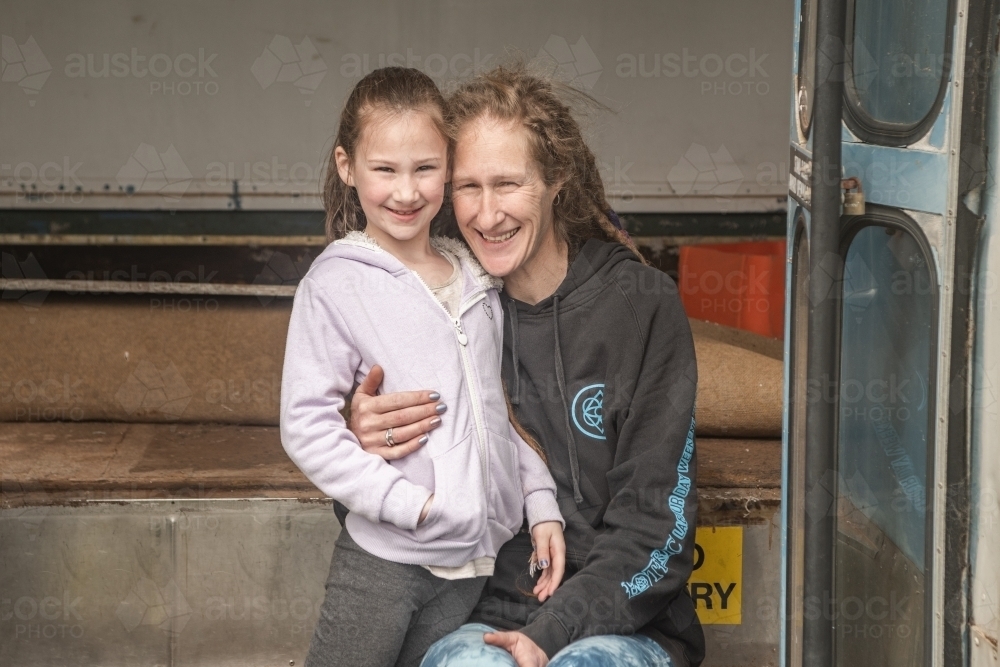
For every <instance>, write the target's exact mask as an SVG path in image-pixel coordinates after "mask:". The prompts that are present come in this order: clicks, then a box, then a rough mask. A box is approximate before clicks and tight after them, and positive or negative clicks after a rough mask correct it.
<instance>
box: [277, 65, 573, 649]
mask: <svg viewBox="0 0 1000 667" xmlns="http://www.w3.org/2000/svg"><path fill="white" fill-rule="evenodd" d="M443 116H444V100H443V98H442V96H441V93H440V92H439V91H438V89H437V87H436V86H435V85H434V82H433V81H432V80H431V79H430V78H429V77H427V76H426V75H424V74H422V73H421V72H419V71H418V70H415V69H404V68H401V67H390V68H385V69H380V70H376V71H375V72H373V73H371V74H369V75H368V76H366V77H364V78H363V79H362V80H361V81H359V82H358V84H357V86H356V87H355V88H354V90H353V91H352V93H351V95H350V97H349V98H348V100H347V103H346V105H345V108H344V112H343V114H342V115H341V119H340V127H339V130H338V134H337V141H336V145H335V148H334V150H333V154H332V156H331V160H330V173H329V174H328V175H327V183H326V187H325V192H324V201H325V204H326V209H327V233H328V236H329V237H331V238H334V239H337V240H336V241H335V242H333V243H331V244H330V245H329V246H328V247H327V249H326V250H325V251H324V252H323V253H322V254H321V255H320V256H319V257H318V258H317V259H316V261H315V262H314V263H313V265H312V267H311V268H310V269H309V272H308V273H307V274H306V276H305V278H303V279H302V282H301V283H300V284H299V287H298V290H297V291H296V293H295V303H294V307H293V309H292V317H291V323H290V324H289V328H288V341H287V347H286V351H285V368H284V373H283V376H282V386H281V440H282V444H283V445H284V447H285V451H287V452H288V455H289V456H290V457H291V459H292V461H294V462H295V463H296V465H298V466H299V468H301V469H302V471H303V472H304V473H305V474H306V476H308V477H309V479H310V480H311V481H312V482H313V483H314V484H316V486H317V487H318V488H319V489H320V490H321V491H323V492H324V493H326V494H327V495H329V496H330V497H331V498H334V499H335V500H337V501H339V502H341V503H343V504H344V505H346V506H347V508H348V509H349V510H350V513H349V514H348V515H347V519H346V521H345V530H342V531H341V534H340V537H339V538H338V540H337V544H336V548H335V550H334V553H333V560H332V562H331V564H330V574H329V577H328V579H327V583H326V591H327V592H326V599H325V600H324V602H323V606H322V608H321V610H320V618H319V622H318V624H317V626H316V631H315V633H314V635H313V639H312V644H311V645H310V648H309V656H308V658H307V660H306V665H307V667H314V666H315V667H318V666H319V665H350V666H351V667H356V666H357V665H372V666H383V665H384V666H390V665H417V664H418V663H419V661H420V659H421V657H422V656H423V654H424V652H425V651H426V650H427V648H428V647H429V646H430V645H431V644H432V643H434V642H435V641H436V640H437V639H440V638H441V637H443V636H444V635H446V634H448V633H449V632H451V631H452V630H454V629H456V628H458V627H459V626H460V625H462V623H464V622H465V620H466V619H467V618H468V616H469V614H470V613H471V611H472V609H473V607H474V606H475V604H476V602H477V601H478V600H479V597H480V593H481V592H482V589H483V586H484V584H485V582H486V577H487V576H489V575H491V574H492V573H493V562H494V559H495V557H496V554H497V551H498V550H499V549H500V547H501V545H503V544H504V543H505V542H506V541H507V540H509V539H510V538H511V537H513V535H514V534H515V533H516V532H517V531H519V530H520V528H521V525H522V523H523V521H524V517H525V515H526V516H527V520H528V525H529V526H530V529H531V533H532V538H533V540H534V542H535V545H536V553H541V554H543V557H544V555H545V554H551V556H550V558H551V559H552V560H553V562H552V563H551V564H550V563H548V562H546V561H542V562H540V563H539V565H540V566H541V567H542V568H543V574H542V576H541V578H540V579H539V582H538V585H537V586H536V587H535V593H536V594H537V595H538V596H539V597H540V598H541V599H545V598H546V597H548V596H549V595H551V594H552V592H554V591H555V589H556V587H557V586H558V585H559V580H560V579H561V576H562V569H563V565H562V561H561V559H562V558H563V557H564V556H563V554H564V549H563V546H562V545H563V543H562V527H563V525H564V524H563V521H562V517H561V516H560V514H559V509H558V506H557V504H556V497H555V489H556V486H555V483H554V482H553V480H552V477H551V476H550V475H549V472H548V469H547V467H546V465H545V463H544V461H543V460H542V458H541V457H540V456H539V454H538V452H537V451H536V450H535V449H534V448H533V447H532V446H531V445H529V444H528V442H526V441H525V439H524V438H522V437H521V435H520V434H519V432H518V430H517V428H516V427H515V425H514V424H512V423H511V421H510V419H509V416H508V410H507V402H506V399H505V396H504V392H503V387H502V384H501V380H500V357H501V339H502V320H501V317H502V313H503V310H502V308H501V307H500V302H499V298H498V296H497V289H498V288H499V287H500V283H499V281H498V280H496V279H494V278H492V277H491V276H490V275H488V274H487V273H486V272H485V271H484V270H483V269H482V268H481V267H480V266H479V264H478V263H476V261H475V259H473V257H472V255H471V253H470V252H469V251H468V250H467V249H466V247H465V246H464V245H462V244H461V243H460V242H458V241H455V240H451V239H444V238H431V236H430V226H431V221H432V220H433V219H434V218H435V216H436V215H437V214H438V211H439V210H440V209H441V206H442V204H443V202H444V199H445V185H446V183H447V181H448V178H449V173H448V172H449V163H448V157H449V145H450V144H449V140H448V138H447V135H446V133H445V131H444V130H443V128H444V121H443ZM376 361H377V362H378V363H379V364H380V365H381V366H382V367H383V368H384V370H385V380H384V382H383V390H384V391H386V392H397V391H407V390H418V389H422V388H424V387H427V386H433V387H436V388H437V390H438V392H439V393H440V400H441V404H440V406H439V414H441V417H440V419H442V420H443V423H442V424H441V426H440V427H439V428H437V429H435V430H434V431H433V432H432V433H431V434H429V436H425V437H426V438H427V440H426V441H424V443H425V444H424V445H423V446H422V447H421V448H420V449H418V450H417V451H416V452H415V453H413V454H411V455H409V456H406V457H404V458H402V459H400V460H396V461H391V462H386V461H385V460H383V459H382V457H380V456H376V455H373V454H369V453H367V452H365V451H364V450H363V449H362V448H361V446H360V444H359V443H358V441H357V440H356V439H355V437H354V435H353V434H352V433H351V432H350V431H349V430H348V429H347V426H346V424H345V423H344V418H343V417H342V416H341V414H340V412H339V411H340V409H341V408H343V407H344V397H345V396H346V395H348V394H350V392H351V391H352V389H353V388H354V387H355V386H356V385H357V383H359V382H360V380H361V379H362V378H364V377H365V376H366V375H367V374H368V372H369V371H370V370H371V368H372V366H373V365H374V364H375V363H376ZM445 410H447V411H446V412H445ZM385 441H386V444H387V445H390V446H392V445H393V444H395V441H394V439H393V436H392V429H389V430H388V431H386V433H385ZM535 447H537V445H535ZM556 558H559V559H560V562H558V563H557V562H555V559H556ZM525 567H526V568H527V567H528V564H527V563H525Z"/></svg>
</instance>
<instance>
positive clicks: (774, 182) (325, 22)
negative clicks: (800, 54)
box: [0, 0, 793, 212]
mask: <svg viewBox="0 0 1000 667" xmlns="http://www.w3.org/2000/svg"><path fill="white" fill-rule="evenodd" d="M792 9H793V7H792V2H791V1H790V0H768V1H747V0H702V1H700V2H689V1H687V0H672V1H671V2H656V1H652V0H649V1H643V0H632V1H629V2H613V3H612V2H601V1H600V0H587V1H584V2H570V1H565V0H564V1H557V2H546V3H544V4H542V3H534V2H528V1H525V0H514V1H505V2H490V3H485V2H471V1H468V0H451V1H448V0H436V1H431V2H422V3H410V2H403V1H399V2H364V3H362V2H351V3H349V2H322V1H310V0H299V1H297V2H280V3H278V2H269V3H264V2H252V3H251V2H221V1H217V2H211V3H207V2H206V3H200V2H153V1H151V0H134V1H132V2H122V1H119V2H114V1H111V0H96V1H92V2H55V1H53V0H5V1H4V3H3V9H2V14H3V23H2V27H0V32H2V34H3V56H4V65H5V69H4V72H3V75H2V77H0V78H2V81H0V119H2V120H0V208H12V207H17V208H23V207H46V208H65V207H83V208H226V207H227V206H228V207H232V206H233V204H234V202H233V200H232V198H231V197H230V194H231V193H232V191H233V183H232V180H234V179H235V180H238V181H239V191H240V193H241V198H240V204H241V206H242V207H244V208H290V207H294V208H301V207H305V208H319V201H318V199H317V197H316V196H315V193H316V192H317V188H318V182H319V180H320V178H321V165H322V162H323V160H324V158H325V156H326V154H327V152H328V151H329V148H330V142H331V140H332V137H333V134H334V132H335V125H336V119H337V114H338V113H339V109H340V106H341V104H342V102H343V99H344V96H345V95H346V93H347V92H348V91H349V90H350V88H351V86H352V85H353V84H354V82H355V81H356V80H357V78H358V73H359V70H361V69H364V68H365V66H366V64H367V68H368V69H372V68H374V67H376V66H378V65H379V64H380V63H381V62H384V60H382V59H384V58H387V57H388V56H389V55H390V54H394V53H395V54H401V55H400V56H399V57H400V58H402V59H403V60H404V61H405V60H406V59H407V58H411V60H410V63H411V64H413V65H414V66H417V67H420V68H421V69H423V70H425V71H427V72H428V73H429V74H431V75H432V76H434V78H435V79H436V80H437V81H438V82H439V83H440V84H441V85H442V87H444V88H448V87H449V86H454V85H455V83H457V82H458V81H460V80H462V79H463V78H467V77H468V76H470V75H471V73H472V71H473V70H474V69H475V68H476V67H478V68H480V69H485V68H488V67H490V66H491V65H492V64H494V63H496V62H498V61H499V60H501V59H503V58H504V57H505V54H506V53H508V52H510V53H521V54H524V55H525V56H527V57H529V58H535V57H536V56H538V55H539V54H540V52H543V51H547V52H548V53H550V54H551V55H552V56H554V57H555V58H557V59H558V60H561V61H563V63H564V67H563V69H562V75H564V76H570V77H575V78H576V82H577V85H578V86H580V87H582V88H584V89H585V90H588V91H589V92H591V93H592V94H593V95H594V96H596V97H597V98H598V99H599V100H600V101H601V102H603V103H604V104H606V105H607V106H609V107H611V109H613V112H612V113H593V114H591V115H590V118H589V119H588V123H587V128H588V136H589V137H590V140H591V145H592V146H593V147H594V149H595V150H596V151H597V152H598V154H599V157H600V160H601V161H602V163H603V164H604V165H605V179H606V185H607V187H608V189H609V193H611V194H612V195H615V196H617V197H619V199H617V200H616V201H615V202H614V204H615V206H616V207H617V208H618V209H620V210H623V211H642V210H644V211H656V212H671V211H716V210H728V211H764V210H776V209H780V208H782V207H783V201H784V196H785V192H786V191H787V168H786V166H785V164H786V163H787V160H788V115H789V114H788V109H789V99H790V98H789V96H790V94H791V85H790V83H791V57H792V53H791V50H792V47H791V39H792V22H793V17H792ZM276 36H278V41H274V40H275V38H276ZM281 38H287V40H284V41H283V45H284V46H285V47H288V46H293V47H294V45H301V44H303V40H308V42H307V43H306V44H305V49H303V54H302V55H300V54H297V53H296V52H295V50H294V48H292V50H291V51H290V52H289V54H288V55H284V54H279V55H281V56H284V59H285V60H286V61H288V62H287V64H289V65H294V64H296V62H295V61H299V62H298V64H299V65H300V67H301V65H302V63H303V62H305V63H308V67H306V68H305V69H306V71H307V72H308V71H312V72H313V73H312V78H306V79H302V80H299V81H298V82H297V83H296V82H293V81H283V80H276V79H275V77H276V76H277V71H276V69H277V67H280V65H281V64H282V63H281V59H280V58H279V57H272V56H271V55H270V54H265V53H264V51H265V49H266V48H267V47H268V46H269V45H271V44H273V46H274V48H273V50H274V51H279V52H280V51H281V50H282V49H281V47H282V43H281V42H282V39H281ZM29 40H33V43H32V42H30V41H29ZM36 45H37V46H36ZM310 48H311V49H313V50H312V51H309V49H310ZM133 54H135V56H136V57H135V58H133ZM105 57H107V61H108V68H107V71H106V72H105V71H104V70H105V68H104V62H105ZM303 57H304V60H303ZM685 58H686V60H685ZM199 61H200V63H199ZM255 63H257V65H256V67H255ZM654 63H657V64H654ZM323 68H325V70H324V69H323ZM293 70H294V67H290V68H287V70H286V72H287V73H288V74H289V76H290V77H295V76H298V74H297V73H296V72H294V71H293ZM46 72H47V74H46ZM643 73H645V74H646V75H647V76H643ZM306 76H308V74H306ZM279 78H283V77H279ZM171 147H172V148H171ZM137 153H138V155H137ZM713 154H714V157H713ZM133 157H137V158H141V159H137V160H136V161H133V162H130V159H131V158H133ZM143 165H144V166H143ZM164 185H166V186H167V187H166V189H164V188H163V186H164ZM129 186H131V188H132V189H133V190H134V194H132V195H130V196H128V195H126V192H127V190H128V188H129ZM60 188H63V189H62V190H60ZM77 190H79V192H76V191H77ZM32 191H34V192H36V193H38V194H39V196H38V197H29V196H26V195H25V193H26V192H28V193H30V192H32ZM297 195H301V196H297Z"/></svg>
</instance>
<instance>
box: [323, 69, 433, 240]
mask: <svg viewBox="0 0 1000 667" xmlns="http://www.w3.org/2000/svg"><path fill="white" fill-rule="evenodd" d="M407 111H423V112H426V113H427V114H428V115H429V116H430V117H431V119H433V121H434V124H435V126H436V127H437V128H438V130H439V131H440V132H441V136H442V137H444V138H445V139H446V140H447V141H448V146H449V153H450V147H451V140H450V139H449V135H448V133H447V131H446V125H445V123H444V112H445V102H444V97H443V96H442V95H441V91H440V90H438V87H437V86H436V85H435V84H434V81H433V80H432V79H431V78H430V77H429V76H427V75H426V74H424V73H423V72H421V71H420V70H417V69H413V68H412V67H383V68H382V69H377V70H375V71H374V72H372V73H371V74H368V75H367V76H365V77H364V78H362V79H361V80H360V81H358V83H357V85H356V86H354V90H352V91H351V94H350V96H348V98H347V102H346V103H345V104H344V111H343V112H342V113H341V114H340V125H339V127H338V128H337V140H336V141H335V142H334V144H333V148H332V149H331V151H330V158H329V160H328V161H327V166H326V181H325V183H324V186H323V207H324V208H325V209H326V239H327V242H331V241H335V240H337V239H339V238H343V237H344V235H346V234H347V233H348V232H351V231H355V230H362V229H364V228H365V225H366V223H367V221H366V220H365V213H364V211H363V210H362V209H361V201H360V200H359V199H358V192H357V190H356V189H354V188H353V187H350V186H349V185H347V184H346V183H344V181H343V180H342V179H341V178H340V174H339V173H338V171H337V159H336V151H337V147H338V146H340V147H341V148H343V149H344V151H345V152H346V153H347V156H348V158H349V159H350V160H351V162H352V164H353V162H354V159H355V156H356V155H357V150H358V147H359V146H360V144H361V141H362V138H363V133H364V130H365V128H366V127H367V126H368V125H369V124H370V122H371V120H372V118H373V117H375V116H376V114H379V113H388V114H402V113H406V112H407ZM445 200H446V201H447V200H448V197H447V196H446V197H445ZM444 208H445V207H442V209H444ZM438 215H439V216H440V215H442V214H441V213H439V214H438Z"/></svg>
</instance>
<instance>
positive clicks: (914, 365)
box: [824, 225, 937, 667]
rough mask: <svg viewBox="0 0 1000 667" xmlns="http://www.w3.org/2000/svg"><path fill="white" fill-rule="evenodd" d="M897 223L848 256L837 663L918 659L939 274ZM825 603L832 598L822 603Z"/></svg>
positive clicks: (853, 666) (856, 240) (866, 236)
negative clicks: (896, 225) (937, 275)
mask: <svg viewBox="0 0 1000 667" xmlns="http://www.w3.org/2000/svg"><path fill="white" fill-rule="evenodd" d="M933 276H934V273H933V268H932V267H931V266H930V265H929V262H928V256H927V253H925V252H924V250H923V248H922V247H921V245H920V244H919V243H918V242H917V240H916V239H915V238H914V236H912V235H911V234H910V233H908V232H907V231H905V230H904V229H901V228H898V227H889V226H875V225H872V226H867V227H863V228H861V230H860V231H859V232H857V234H856V235H855V236H854V237H853V240H852V241H851V242H850V246H849V247H848V251H847V254H846V257H845V263H844V283H843V310H842V321H841V346H840V378H839V382H838V383H837V386H838V387H839V397H838V398H839V402H838V404H839V410H840V418H839V425H840V431H839V438H838V440H839V441H838V448H837V471H836V476H835V478H834V479H831V480H830V482H831V485H830V488H831V489H835V497H836V501H835V503H834V504H833V506H832V507H831V511H834V512H835V513H836V524H837V540H836V546H835V547H834V549H835V574H834V581H835V598H834V599H835V600H836V604H835V605H833V606H832V608H831V611H832V612H833V613H834V614H836V616H835V619H836V624H835V625H836V628H837V630H836V639H835V652H836V653H835V655H836V658H837V660H836V662H837V664H838V665H843V666H845V667H848V666H849V667H863V666H867V665H872V666H874V665H890V666H892V665H900V666H902V665H921V664H924V658H925V656H926V655H928V654H927V653H926V652H925V647H924V642H925V637H926V636H927V633H926V632H925V631H924V626H925V622H926V619H925V609H926V610H928V611H927V612H926V613H927V614H929V613H930V612H929V609H930V605H929V604H926V605H925V599H926V596H925V590H926V589H925V581H926V582H927V583H929V581H930V578H929V575H928V574H927V573H928V572H929V569H928V565H929V557H928V556H927V551H928V543H929V535H930V532H929V530H928V526H929V523H928V516H929V511H928V499H929V498H930V497H931V494H930V493H929V492H928V486H927V481H928V480H929V479H931V477H932V475H931V463H930V462H929V461H931V459H930V454H931V452H932V449H933V447H932V433H933V432H932V431H931V430H930V422H929V419H930V415H932V414H933V410H932V407H933V391H932V387H933V372H932V366H931V364H932V359H933V356H932V352H933V350H932V347H933V331H934V329H933V327H934V319H935V305H934V304H935V303H936V290H937V283H936V282H935V280H934V279H933ZM824 608H825V607H824Z"/></svg>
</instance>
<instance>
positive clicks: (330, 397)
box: [281, 277, 431, 530]
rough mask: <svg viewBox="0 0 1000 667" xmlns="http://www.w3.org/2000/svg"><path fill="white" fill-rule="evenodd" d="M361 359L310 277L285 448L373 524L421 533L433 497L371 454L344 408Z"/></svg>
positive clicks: (284, 399) (289, 368) (287, 367)
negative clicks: (346, 418) (423, 513)
mask: <svg viewBox="0 0 1000 667" xmlns="http://www.w3.org/2000/svg"><path fill="white" fill-rule="evenodd" d="M360 364H361V355H360V353H359V351H358V347H357V345H355V343H354V340H353V338H352V336H351V332H350V330H349V328H348V326H347V323H346V322H345V321H344V319H343V318H342V317H341V315H340V313H339V312H338V310H337V308H336V306H335V304H334V302H333V299H331V298H330V296H329V295H328V294H327V293H326V291H325V290H324V289H323V288H322V287H321V286H320V285H319V284H317V283H316V281H314V280H313V279H311V278H309V277H306V278H305V279H303V280H302V282H300V283H299V286H298V289H297V290H296V292H295V302H294V305H293V307H292V317H291V321H290V322H289V326H288V339H287V342H286V344H285V364H284V370H283V372H282V378H281V444H282V445H283V446H284V448H285V451H286V452H287V453H288V456H289V458H291V459H292V461H293V462H294V463H295V465H297V466H298V467H299V469H300V470H302V472H303V473H305V475H306V477H308V478H309V481H311V482H312V483H313V484H315V485H316V486H317V487H318V488H319V490H320V491H322V492H323V493H325V494H326V495H327V496H329V497H331V498H333V499H335V500H338V501H340V502H341V503H343V504H344V505H346V506H347V508H348V509H349V510H351V511H352V512H357V513H358V514H359V515H361V516H363V517H365V518H366V519H368V520H370V521H386V522H388V523H392V524H394V525H396V526H398V527H400V528H403V529H405V530H413V529H415V528H416V527H417V523H418V519H419V516H420V512H421V509H422V508H423V507H424V504H425V503H426V502H427V499H428V498H429V497H430V495H431V491H430V490H429V489H426V488H424V487H422V486H419V485H416V484H413V483H412V482H409V481H407V480H406V479H404V478H403V475H402V473H400V472H399V471H398V470H397V469H396V468H394V467H392V466H391V465H389V464H388V463H386V461H385V460H383V459H382V457H380V456H376V455H374V454H369V453H367V452H365V451H364V450H363V449H362V448H361V445H360V443H359V442H358V440H357V438H356V437H355V436H354V434H353V433H351V431H350V430H348V428H347V424H345V422H344V418H343V416H342V415H341V414H340V410H341V409H342V408H343V407H344V396H345V395H347V394H348V393H350V391H351V389H352V387H353V386H354V374H355V371H356V369H357V368H358V367H359V366H360Z"/></svg>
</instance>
